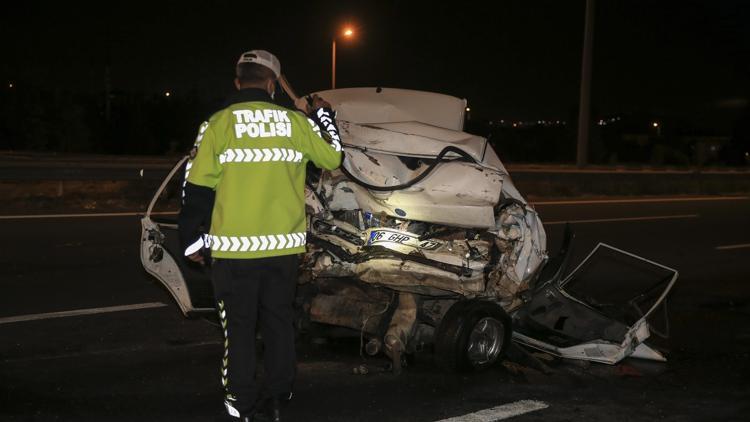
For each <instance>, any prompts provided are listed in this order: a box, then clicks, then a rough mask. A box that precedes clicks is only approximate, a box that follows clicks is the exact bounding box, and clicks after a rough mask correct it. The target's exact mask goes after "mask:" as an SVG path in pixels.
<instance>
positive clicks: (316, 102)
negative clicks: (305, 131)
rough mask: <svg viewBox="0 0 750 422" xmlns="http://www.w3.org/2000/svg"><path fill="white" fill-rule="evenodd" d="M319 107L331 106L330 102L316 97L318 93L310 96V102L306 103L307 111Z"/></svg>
mask: <svg viewBox="0 0 750 422" xmlns="http://www.w3.org/2000/svg"><path fill="white" fill-rule="evenodd" d="M319 108H331V103H329V102H328V101H326V100H324V99H322V98H320V97H318V95H317V94H316V95H313V96H312V98H311V99H310V102H309V103H308V105H307V113H308V114H310V113H312V112H313V111H315V110H317V109H319Z"/></svg>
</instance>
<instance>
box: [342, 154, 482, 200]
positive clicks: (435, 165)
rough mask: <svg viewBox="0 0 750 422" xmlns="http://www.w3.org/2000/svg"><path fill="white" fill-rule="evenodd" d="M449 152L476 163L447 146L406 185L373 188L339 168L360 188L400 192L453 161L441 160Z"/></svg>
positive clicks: (467, 155)
mask: <svg viewBox="0 0 750 422" xmlns="http://www.w3.org/2000/svg"><path fill="white" fill-rule="evenodd" d="M449 152H455V153H456V154H458V155H460V156H461V157H463V158H465V159H468V160H471V161H472V162H474V163H476V162H477V160H475V159H474V157H472V156H471V155H469V154H468V153H467V152H466V151H464V150H462V149H461V148H457V147H453V146H447V147H445V148H443V150H442V151H440V154H438V155H437V157H436V158H435V161H434V162H433V163H432V164H430V165H429V166H428V167H427V168H426V169H425V170H424V171H423V172H422V173H420V174H419V176H417V177H415V178H413V179H411V180H410V181H408V182H406V183H402V184H400V185H396V186H375V185H371V184H369V183H367V182H364V181H362V180H360V179H357V178H356V177H354V175H353V174H351V173H350V172H349V170H347V169H346V167H344V166H341V171H342V172H343V173H344V174H345V175H346V176H347V177H348V178H349V179H351V180H352V181H353V182H354V183H356V184H358V185H360V186H362V187H364V188H367V189H369V190H374V191H378V192H388V191H394V190H402V189H407V188H409V187H411V186H413V185H415V184H417V183H419V182H420V181H421V180H422V179H424V178H425V177H427V175H428V174H430V173H431V172H432V170H434V169H435V167H437V165H438V164H440V163H441V162H443V161H453V160H444V159H443V157H444V156H445V154H447V153H449Z"/></svg>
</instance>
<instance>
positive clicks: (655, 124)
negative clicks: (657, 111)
mask: <svg viewBox="0 0 750 422" xmlns="http://www.w3.org/2000/svg"><path fill="white" fill-rule="evenodd" d="M651 124H652V125H653V126H654V127H659V122H654V123H651Z"/></svg>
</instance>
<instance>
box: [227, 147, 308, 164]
mask: <svg viewBox="0 0 750 422" xmlns="http://www.w3.org/2000/svg"><path fill="white" fill-rule="evenodd" d="M268 161H287V162H293V163H299V162H301V161H302V153H301V152H299V151H296V150H293V149H291V148H229V149H227V150H226V151H224V152H223V153H221V155H219V163H221V164H224V163H251V162H252V163H258V162H268Z"/></svg>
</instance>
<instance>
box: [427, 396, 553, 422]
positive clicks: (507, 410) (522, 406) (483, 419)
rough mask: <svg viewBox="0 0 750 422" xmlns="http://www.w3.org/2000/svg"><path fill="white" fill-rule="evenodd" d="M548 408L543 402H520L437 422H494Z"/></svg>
mask: <svg viewBox="0 0 750 422" xmlns="http://www.w3.org/2000/svg"><path fill="white" fill-rule="evenodd" d="M548 407H549V405H548V404H547V403H545V402H543V401H537V400H520V401H517V402H513V403H508V404H504V405H502V406H497V407H493V408H491V409H484V410H480V411H479V412H474V413H469V414H467V415H463V416H456V417H454V418H449V419H443V420H440V421H438V422H496V421H501V420H503V419H508V418H512V417H514V416H518V415H523V414H524V413H529V412H534V411H537V410H542V409H546V408H548Z"/></svg>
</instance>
